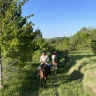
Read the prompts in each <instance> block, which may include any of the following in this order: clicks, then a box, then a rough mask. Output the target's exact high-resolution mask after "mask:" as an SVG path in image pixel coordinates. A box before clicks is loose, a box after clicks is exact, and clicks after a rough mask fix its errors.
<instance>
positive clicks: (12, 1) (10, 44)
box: [0, 0, 46, 61]
mask: <svg viewBox="0 0 96 96" xmlns="http://www.w3.org/2000/svg"><path fill="white" fill-rule="evenodd" d="M27 1H28V0H0V48H1V54H2V56H3V57H10V58H12V59H15V58H16V59H19V60H21V61H27V60H29V59H31V58H32V53H34V51H36V50H37V49H40V48H42V47H43V46H45V45H46V44H45V43H44V40H43V38H42V33H41V31H40V29H39V28H38V29H36V30H35V31H34V30H33V29H34V28H33V26H34V24H33V23H32V22H31V21H30V22H28V19H29V18H30V17H32V16H33V14H31V15H29V16H25V17H23V16H22V6H23V5H24V4H25V3H26V2H27Z"/></svg>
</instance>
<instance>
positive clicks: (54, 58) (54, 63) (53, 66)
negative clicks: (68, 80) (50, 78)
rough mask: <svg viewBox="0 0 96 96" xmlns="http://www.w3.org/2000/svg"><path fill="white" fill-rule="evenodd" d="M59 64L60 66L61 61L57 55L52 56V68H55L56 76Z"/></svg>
mask: <svg viewBox="0 0 96 96" xmlns="http://www.w3.org/2000/svg"><path fill="white" fill-rule="evenodd" d="M58 64H59V60H58V57H57V55H54V54H53V55H52V68H53V72H54V73H55V74H56V73H57V72H56V71H57V67H58Z"/></svg>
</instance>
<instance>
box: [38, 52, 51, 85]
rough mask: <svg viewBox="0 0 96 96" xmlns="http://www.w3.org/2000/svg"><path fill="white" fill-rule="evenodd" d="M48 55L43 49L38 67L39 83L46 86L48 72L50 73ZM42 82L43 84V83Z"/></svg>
mask: <svg viewBox="0 0 96 96" xmlns="http://www.w3.org/2000/svg"><path fill="white" fill-rule="evenodd" d="M48 61H49V57H48V55H47V54H46V52H45V51H43V52H42V55H41V57H40V65H39V67H38V75H39V76H40V85H41V86H44V85H45V86H46V80H47V77H48V74H50V65H49V64H48ZM43 83H44V84H43Z"/></svg>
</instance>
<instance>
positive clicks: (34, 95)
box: [0, 51, 96, 96]
mask: <svg viewBox="0 0 96 96" xmlns="http://www.w3.org/2000/svg"><path fill="white" fill-rule="evenodd" d="M62 57H63V56H60V65H59V68H58V74H57V75H53V74H52V75H50V76H49V79H48V80H47V88H42V87H40V85H39V77H37V76H36V74H37V67H38V64H35V63H36V62H37V61H38V60H36V62H35V60H34V62H35V63H34V62H29V63H27V64H26V66H25V67H24V68H22V69H19V68H17V71H16V72H13V71H14V70H13V71H9V72H8V73H6V72H5V73H6V74H5V77H7V78H8V80H5V86H4V88H3V89H1V90H0V96H96V94H95V90H96V71H95V70H96V59H95V58H96V56H94V54H93V53H92V52H88V51H86V52H71V53H70V54H69V58H68V60H67V63H64V58H62ZM34 58H35V57H34ZM9 69H10V68H9ZM5 71H6V70H5ZM12 72H13V73H12ZM8 74H11V75H12V76H11V77H10V76H9V75H8ZM9 77H10V78H9Z"/></svg>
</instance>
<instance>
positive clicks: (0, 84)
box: [0, 46, 3, 88]
mask: <svg viewBox="0 0 96 96" xmlns="http://www.w3.org/2000/svg"><path fill="white" fill-rule="evenodd" d="M0 88H3V74H2V56H1V46H0Z"/></svg>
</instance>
